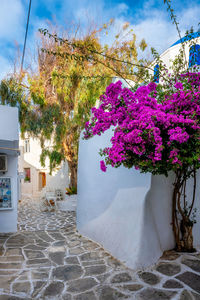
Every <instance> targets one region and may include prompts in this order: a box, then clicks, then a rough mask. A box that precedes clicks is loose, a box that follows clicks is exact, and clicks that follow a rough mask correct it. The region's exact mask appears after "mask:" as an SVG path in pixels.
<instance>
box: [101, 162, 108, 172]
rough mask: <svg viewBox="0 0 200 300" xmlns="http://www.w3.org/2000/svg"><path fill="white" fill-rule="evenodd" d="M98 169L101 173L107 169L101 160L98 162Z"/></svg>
mask: <svg viewBox="0 0 200 300" xmlns="http://www.w3.org/2000/svg"><path fill="white" fill-rule="evenodd" d="M100 168H101V171H103V172H106V169H107V167H106V165H105V163H104V161H103V160H101V161H100Z"/></svg>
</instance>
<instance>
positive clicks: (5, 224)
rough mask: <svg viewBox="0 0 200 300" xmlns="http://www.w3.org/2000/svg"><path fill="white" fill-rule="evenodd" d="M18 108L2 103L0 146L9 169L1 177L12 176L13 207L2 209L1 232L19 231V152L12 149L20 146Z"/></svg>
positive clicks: (0, 218) (0, 212)
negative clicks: (5, 156) (5, 155)
mask: <svg viewBox="0 0 200 300" xmlns="http://www.w3.org/2000/svg"><path fill="white" fill-rule="evenodd" d="M18 130H19V124H18V109H17V108H13V107H7V106H3V105H0V146H1V147H4V148H10V149H9V150H7V149H1V150H0V152H1V153H5V154H7V159H8V171H7V172H6V173H5V174H3V173H1V174H0V176H1V177H11V193H12V203H13V207H12V209H9V210H0V232H2V233H7V232H16V231H17V204H18V193H19V190H18V173H17V167H18V153H17V151H15V150H12V149H18V147H19V131H18Z"/></svg>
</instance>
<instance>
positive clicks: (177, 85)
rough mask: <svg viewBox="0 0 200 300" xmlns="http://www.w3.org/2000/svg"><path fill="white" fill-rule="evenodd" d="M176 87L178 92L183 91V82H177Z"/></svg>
mask: <svg viewBox="0 0 200 300" xmlns="http://www.w3.org/2000/svg"><path fill="white" fill-rule="evenodd" d="M174 87H175V88H176V89H177V90H182V89H183V84H182V83H181V82H176V83H175V85H174Z"/></svg>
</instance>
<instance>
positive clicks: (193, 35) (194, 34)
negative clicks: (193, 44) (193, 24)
mask: <svg viewBox="0 0 200 300" xmlns="http://www.w3.org/2000/svg"><path fill="white" fill-rule="evenodd" d="M199 36H200V31H197V32H194V33H190V34H188V35H186V36H184V37H183V38H182V39H180V40H178V41H177V42H176V43H174V44H173V45H171V46H170V48H171V47H173V46H175V45H178V44H180V43H183V42H186V41H190V40H192V39H195V38H197V37H199Z"/></svg>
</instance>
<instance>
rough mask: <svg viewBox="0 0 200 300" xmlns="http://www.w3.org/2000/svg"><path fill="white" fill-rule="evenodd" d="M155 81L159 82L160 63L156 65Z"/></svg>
mask: <svg viewBox="0 0 200 300" xmlns="http://www.w3.org/2000/svg"><path fill="white" fill-rule="evenodd" d="M153 81H154V82H157V83H158V82H159V65H158V64H157V65H155V67H154V77H153Z"/></svg>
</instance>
